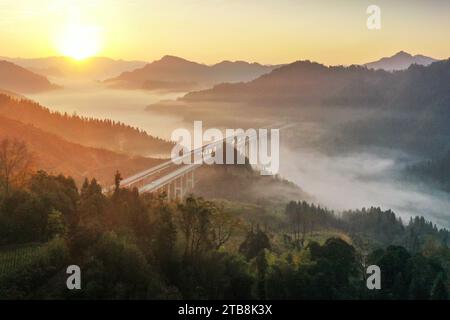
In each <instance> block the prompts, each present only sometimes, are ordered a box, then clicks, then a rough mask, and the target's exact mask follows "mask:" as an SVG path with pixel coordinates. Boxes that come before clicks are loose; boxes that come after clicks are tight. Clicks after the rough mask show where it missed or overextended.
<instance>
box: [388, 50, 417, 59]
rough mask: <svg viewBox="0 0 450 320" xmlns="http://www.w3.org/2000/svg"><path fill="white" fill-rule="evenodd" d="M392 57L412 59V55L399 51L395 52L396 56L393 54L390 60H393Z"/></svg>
mask: <svg viewBox="0 0 450 320" xmlns="http://www.w3.org/2000/svg"><path fill="white" fill-rule="evenodd" d="M393 57H412V54H410V53H408V52H406V51H403V50H401V51H399V52H397V53H396V54H394V55H393V56H392V57H391V58H393Z"/></svg>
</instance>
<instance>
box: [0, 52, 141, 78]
mask: <svg viewBox="0 0 450 320" xmlns="http://www.w3.org/2000/svg"><path fill="white" fill-rule="evenodd" d="M3 59H5V60H8V61H11V62H14V63H15V64H18V65H20V66H22V67H24V68H28V69H29V70H33V71H35V72H38V73H39V74H43V75H46V76H53V77H66V78H88V79H95V80H102V79H105V78H109V77H112V76H115V75H117V74H119V73H121V72H124V71H127V70H134V69H136V68H139V67H142V66H144V65H145V62H144V61H126V60H114V59H110V58H105V57H91V58H87V59H84V60H81V61H78V60H75V59H73V58H70V57H61V56H59V57H47V58H36V59H21V58H3Z"/></svg>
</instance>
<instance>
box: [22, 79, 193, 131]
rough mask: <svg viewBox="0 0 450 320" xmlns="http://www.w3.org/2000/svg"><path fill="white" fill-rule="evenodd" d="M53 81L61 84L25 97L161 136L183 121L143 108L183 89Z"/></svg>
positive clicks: (45, 104)
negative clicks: (58, 87) (111, 86)
mask: <svg viewBox="0 0 450 320" xmlns="http://www.w3.org/2000/svg"><path fill="white" fill-rule="evenodd" d="M55 82H57V83H58V84H61V85H62V86H64V88H63V89H61V90H55V91H48V92H44V93H39V94H33V95H28V97H29V98H31V99H33V100H35V101H37V102H39V103H40V104H42V105H43V106H45V107H48V108H50V109H51V110H53V111H59V112H62V113H64V112H67V113H68V114H74V113H76V114H77V115H79V116H86V117H93V118H97V119H111V120H115V121H120V122H123V123H126V124H129V125H131V126H134V127H138V128H141V129H144V130H145V131H147V132H148V133H149V134H152V135H154V136H159V137H161V138H165V139H169V138H170V134H171V132H172V130H173V129H174V128H177V127H183V126H186V125H187V124H186V123H184V122H183V120H182V119H183V118H182V117H181V116H176V115H168V114H163V113H156V112H152V111H146V110H145V109H146V107H147V106H148V105H149V104H151V103H155V102H157V101H160V100H166V99H175V98H176V97H178V96H180V95H182V94H184V93H167V92H150V91H145V90H119V89H110V88H107V87H105V86H103V85H102V84H100V83H97V82H94V81H92V82H88V81H82V80H80V81H74V80H72V81H68V80H64V79H58V80H55Z"/></svg>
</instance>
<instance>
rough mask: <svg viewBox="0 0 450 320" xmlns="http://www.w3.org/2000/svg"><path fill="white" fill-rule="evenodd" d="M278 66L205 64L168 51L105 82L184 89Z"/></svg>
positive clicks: (234, 79) (246, 78) (242, 77)
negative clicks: (161, 56)
mask: <svg viewBox="0 0 450 320" xmlns="http://www.w3.org/2000/svg"><path fill="white" fill-rule="evenodd" d="M277 67H278V66H266V65H261V64H259V63H248V62H245V61H234V62H232V61H222V62H220V63H217V64H214V65H212V66H208V65H205V64H201V63H197V62H192V61H188V60H185V59H182V58H179V57H175V56H169V55H167V56H164V57H163V58H161V59H160V60H157V61H154V62H152V63H149V64H146V65H145V66H143V67H141V68H138V69H136V70H133V71H126V72H124V73H122V74H120V75H119V76H118V77H115V78H110V79H107V80H105V83H106V84H107V85H109V86H112V87H119V88H129V89H147V90H157V89H163V90H164V89H166V90H180V91H187V90H194V89H199V88H206V87H208V86H212V85H214V84H218V83H222V82H240V81H250V80H252V79H255V78H257V77H259V76H261V75H262V74H265V73H268V72H270V71H272V70H274V69H276V68H277Z"/></svg>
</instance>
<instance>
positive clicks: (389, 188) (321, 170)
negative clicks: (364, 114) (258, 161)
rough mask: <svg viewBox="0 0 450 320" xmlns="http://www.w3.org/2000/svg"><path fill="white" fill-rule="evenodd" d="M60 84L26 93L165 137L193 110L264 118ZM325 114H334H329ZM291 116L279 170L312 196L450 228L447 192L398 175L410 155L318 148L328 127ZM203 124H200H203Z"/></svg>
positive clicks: (239, 120)
mask: <svg viewBox="0 0 450 320" xmlns="http://www.w3.org/2000/svg"><path fill="white" fill-rule="evenodd" d="M59 83H61V81H59ZM62 85H64V86H65V89H63V90H59V91H52V92H47V93H43V94H36V95H30V96H29V97H30V98H32V99H34V100H36V101H38V102H39V103H41V104H42V105H44V106H46V107H49V108H50V109H51V110H56V111H60V112H67V113H69V114H72V113H76V114H78V115H82V116H88V117H95V118H100V119H106V118H108V119H112V120H116V121H121V122H124V123H126V124H129V125H132V126H135V127H139V128H141V129H144V130H146V131H147V132H148V133H150V134H152V135H156V136H159V137H162V138H165V139H169V138H170V135H171V133H172V131H173V130H174V129H176V128H187V129H191V128H192V125H193V123H192V117H195V118H196V119H197V118H199V117H200V118H199V119H197V120H203V118H204V119H205V120H206V119H209V121H206V123H210V125H212V124H214V125H216V124H219V123H220V122H221V121H219V120H220V119H222V120H223V121H225V122H226V125H227V126H230V123H233V126H234V127H235V128H238V127H240V126H243V123H245V121H249V120H254V121H256V119H258V117H259V118H261V117H264V115H262V114H261V113H256V112H255V113H253V115H252V116H251V117H246V116H241V117H238V116H237V115H239V112H240V110H242V109H240V108H237V109H236V110H234V109H231V108H228V109H226V111H224V112H221V111H220V110H223V109H222V108H217V109H214V108H211V106H206V107H205V106H204V107H202V108H203V109H202V108H200V107H198V108H197V109H195V108H194V109H184V107H181V109H174V110H170V108H169V109H164V107H162V108H163V109H161V108H160V109H158V108H155V109H154V110H151V109H150V110H146V108H147V106H149V105H151V104H154V103H156V102H158V101H160V100H167V99H175V98H177V97H179V96H181V95H183V93H155V92H149V91H140V90H116V89H108V88H105V87H104V86H102V85H101V84H99V83H95V82H92V83H86V82H67V81H66V82H64V83H62ZM233 110H234V111H233ZM255 115H257V116H256V117H255ZM360 116H361V115H359V116H358V117H360ZM328 117H329V118H333V119H336V118H337V117H336V116H335V115H332V116H330V114H328ZM233 118H234V119H233ZM295 118H296V121H297V120H298V119H299V118H303V119H304V120H305V121H304V122H301V121H300V122H299V124H298V126H297V130H298V131H297V132H300V136H297V137H296V138H295V139H296V140H297V144H296V145H295V146H293V145H290V146H288V145H286V144H283V143H282V145H281V154H280V175H281V176H282V177H284V178H286V179H288V180H290V181H292V182H294V183H296V184H297V185H298V186H300V187H301V188H302V189H303V190H304V191H305V192H306V193H308V194H310V195H311V196H312V197H313V198H314V199H315V202H317V203H319V204H321V205H323V206H326V207H328V208H329V209H333V210H336V211H343V210H348V209H358V208H362V207H370V206H379V207H381V208H382V209H386V210H387V209H392V210H393V211H394V212H395V213H396V214H398V215H399V216H401V217H402V219H404V220H406V221H407V220H408V219H409V217H410V216H415V215H423V216H425V217H426V218H428V219H431V220H432V221H433V222H435V223H437V224H438V225H440V226H445V227H450V201H449V196H448V194H445V193H443V192H440V191H438V190H432V189H431V188H429V187H427V188H419V187H418V186H416V185H413V184H411V183H406V182H402V181H403V180H402V179H400V178H399V173H400V172H401V170H402V168H403V167H404V166H405V165H406V164H407V163H408V161H412V160H414V159H412V158H409V157H408V155H405V154H402V153H399V152H398V153H396V152H392V151H389V152H386V151H380V149H376V150H375V149H373V150H371V149H368V150H367V149H366V150H365V151H364V152H352V153H348V152H347V153H345V154H344V153H336V152H332V153H328V152H327V153H325V152H324V150H323V148H322V150H321V151H319V150H320V149H319V148H318V147H317V146H316V147H314V145H315V143H317V141H316V140H315V138H314V137H315V136H316V135H317V134H318V132H319V133H320V132H321V131H323V130H326V128H323V127H322V128H321V126H323V119H321V126H318V125H316V124H314V121H313V122H310V119H309V120H308V121H306V119H305V116H304V115H302V116H301V117H300V116H297V117H295ZM213 120H215V121H213ZM259 120H260V119H259ZM223 121H222V123H225V122H223ZM325 126H326V125H325ZM208 127H209V125H208V124H205V126H204V129H206V128H208ZM313 129H314V130H313ZM312 130H313V131H314V132H312ZM282 135H283V134H282ZM282 141H283V139H282ZM299 141H300V142H305V141H308V143H298V142H299ZM300 145H301V147H300Z"/></svg>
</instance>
